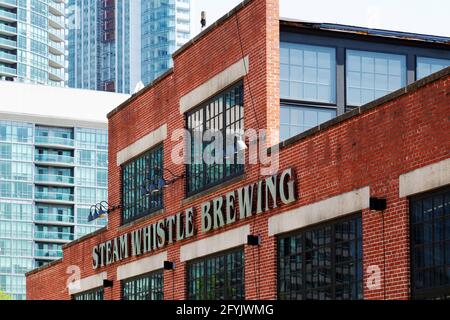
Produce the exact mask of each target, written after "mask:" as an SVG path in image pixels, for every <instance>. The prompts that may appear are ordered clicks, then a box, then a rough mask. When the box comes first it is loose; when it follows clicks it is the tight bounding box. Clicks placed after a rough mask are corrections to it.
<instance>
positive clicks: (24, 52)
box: [0, 0, 66, 87]
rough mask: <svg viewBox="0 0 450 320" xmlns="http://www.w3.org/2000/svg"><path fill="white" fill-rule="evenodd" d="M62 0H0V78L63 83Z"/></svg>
mask: <svg viewBox="0 0 450 320" xmlns="http://www.w3.org/2000/svg"><path fill="white" fill-rule="evenodd" d="M64 14H65V4H64V1H63V0H48V1H37V0H31V1H23V0H0V80H10V81H13V80H17V81H21V82H30V83H39V84H46V85H51V86H59V87H61V86H64V84H65V69H64V68H65V64H66V59H65V43H64V41H65V18H64Z"/></svg>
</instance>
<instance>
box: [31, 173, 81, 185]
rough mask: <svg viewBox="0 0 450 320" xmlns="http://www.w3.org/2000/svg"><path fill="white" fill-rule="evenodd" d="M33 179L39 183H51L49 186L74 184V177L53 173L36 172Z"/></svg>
mask: <svg viewBox="0 0 450 320" xmlns="http://www.w3.org/2000/svg"><path fill="white" fill-rule="evenodd" d="M34 181H35V183H36V184H39V185H51V186H69V187H71V186H73V185H74V184H75V178H74V177H70V176H62V175H54V174H37V175H35V177H34Z"/></svg>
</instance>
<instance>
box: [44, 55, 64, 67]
mask: <svg viewBox="0 0 450 320" xmlns="http://www.w3.org/2000/svg"><path fill="white" fill-rule="evenodd" d="M65 62H66V61H65V60H64V56H59V55H55V54H51V53H49V55H48V64H49V66H50V67H53V68H64V65H65Z"/></svg>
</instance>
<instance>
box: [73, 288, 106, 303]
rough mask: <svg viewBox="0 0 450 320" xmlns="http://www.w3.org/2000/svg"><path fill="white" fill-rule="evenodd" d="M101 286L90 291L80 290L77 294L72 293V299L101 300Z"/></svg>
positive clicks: (102, 292)
mask: <svg viewBox="0 0 450 320" xmlns="http://www.w3.org/2000/svg"><path fill="white" fill-rule="evenodd" d="M103 294H104V291H103V288H98V289H94V290H91V291H86V292H82V293H79V294H75V295H73V300H80V301H82V300H92V301H94V300H103Z"/></svg>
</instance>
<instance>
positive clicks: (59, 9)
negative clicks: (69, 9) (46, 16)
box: [0, 0, 64, 16]
mask: <svg viewBox="0 0 450 320" xmlns="http://www.w3.org/2000/svg"><path fill="white" fill-rule="evenodd" d="M0 1H1V0H0ZM48 8H49V11H50V12H51V13H52V14H54V15H55V16H64V3H62V2H54V1H52V0H49V1H48Z"/></svg>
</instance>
